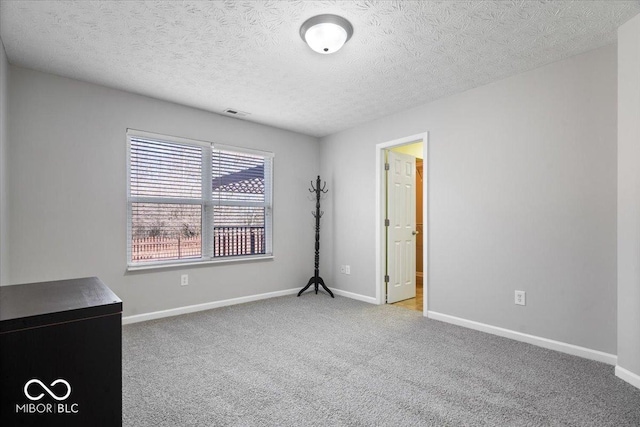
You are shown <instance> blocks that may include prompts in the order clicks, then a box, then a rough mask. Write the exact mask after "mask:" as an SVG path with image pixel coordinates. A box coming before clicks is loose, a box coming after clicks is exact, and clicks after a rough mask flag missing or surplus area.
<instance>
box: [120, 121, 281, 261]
mask: <svg viewBox="0 0 640 427" xmlns="http://www.w3.org/2000/svg"><path fill="white" fill-rule="evenodd" d="M132 138H134V139H135V138H144V139H150V140H153V141H159V142H166V143H177V144H185V145H191V146H199V147H202V149H203V151H202V177H201V182H202V185H203V188H202V195H201V196H202V198H201V199H176V198H168V197H132V196H131V139H132ZM214 150H222V151H229V152H236V153H240V154H250V155H256V156H261V157H264V158H265V160H266V159H269V162H268V163H269V166H270V167H268V168H265V171H264V173H265V194H264V202H263V203H255V202H254V203H247V202H237V203H229V202H221V203H217V202H216V201H215V200H213V197H212V191H211V181H212V162H211V159H212V153H213V151H214ZM274 157H275V156H274V154H273V153H271V152H266V151H260V150H254V149H249V148H244V147H237V146H232V145H225V144H217V143H215V144H214V143H213V142H207V141H199V140H194V139H188V138H181V137H176V136H167V135H162V134H157V133H152V132H146V131H141V130H135V129H127V183H126V184H127V270H128V271H135V270H147V269H156V268H166V267H178V266H182V267H184V266H189V265H202V264H219V263H229V262H242V261H245V262H246V261H255V260H264V259H272V258H273V163H274ZM140 202H148V203H176V204H196V205H201V206H202V208H203V209H202V229H201V230H202V231H201V245H202V249H201V258H199V259H193V258H191V259H177V260H160V261H149V262H132V260H131V241H132V240H131V239H132V225H133V224H132V222H133V215H132V206H133V203H140ZM223 205H232V206H262V207H264V208H265V219H264V228H265V230H264V233H265V253H264V254H252V255H239V256H226V257H214V256H213V230H214V227H213V208H214V207H216V206H223Z"/></svg>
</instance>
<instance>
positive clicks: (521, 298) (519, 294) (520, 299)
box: [515, 291, 527, 305]
mask: <svg viewBox="0 0 640 427" xmlns="http://www.w3.org/2000/svg"><path fill="white" fill-rule="evenodd" d="M526 298H527V293H526V292H525V291H516V301H515V302H516V304H517V305H527V299H526Z"/></svg>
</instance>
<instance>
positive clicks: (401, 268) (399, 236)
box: [387, 151, 416, 303]
mask: <svg viewBox="0 0 640 427" xmlns="http://www.w3.org/2000/svg"><path fill="white" fill-rule="evenodd" d="M387 161H388V163H389V170H388V172H387V215H388V216H387V218H388V219H389V226H388V227H387V274H388V276H389V282H388V283H387V303H393V302H397V301H402V300H405V299H409V298H413V297H415V296H416V191H415V188H416V158H415V157H413V156H410V155H408V154H401V153H395V152H393V151H389V152H388V157H387Z"/></svg>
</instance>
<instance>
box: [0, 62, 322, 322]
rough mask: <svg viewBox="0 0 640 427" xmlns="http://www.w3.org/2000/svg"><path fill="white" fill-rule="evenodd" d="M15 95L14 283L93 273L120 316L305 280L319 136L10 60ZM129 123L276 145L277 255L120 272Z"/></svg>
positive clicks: (256, 146) (11, 128) (11, 168)
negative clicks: (118, 303) (116, 300)
mask: <svg viewBox="0 0 640 427" xmlns="http://www.w3.org/2000/svg"><path fill="white" fill-rule="evenodd" d="M10 99H11V102H10V105H9V120H10V126H9V141H10V145H9V153H8V164H9V176H10V177H11V179H10V182H9V187H8V193H9V215H10V218H12V221H11V224H10V225H11V226H10V236H9V244H10V246H11V251H10V256H9V262H10V265H11V270H10V278H9V281H10V282H11V284H18V283H26V282H34V281H43V280H55V279H62V278H70V277H82V276H93V275H95V276H98V277H100V278H101V279H102V280H103V281H104V282H105V283H106V284H107V285H109V286H110V287H111V288H112V289H113V290H114V292H115V293H116V294H118V295H119V296H120V297H121V298H122V299H123V301H124V314H125V315H134V314H139V313H147V312H152V311H157V310H164V309H170V308H175V307H182V306H186V305H192V304H199V303H206V302H211V301H219V300H223V299H228V298H234V297H241V296H247V295H255V294H260V293H265V292H271V291H277V290H284V289H290V288H298V287H302V286H303V285H304V284H306V281H307V280H308V278H309V276H310V275H311V274H312V270H310V268H312V263H313V229H312V227H313V218H312V217H311V215H310V214H309V212H310V211H311V209H312V208H313V203H312V202H310V201H309V200H308V192H307V187H308V183H309V180H310V179H312V178H313V177H314V176H315V175H317V172H318V169H319V161H318V157H319V146H318V140H317V139H316V138H312V137H309V136H304V135H300V134H296V133H292V132H288V131H283V130H279V129H275V128H271V127H268V126H263V125H258V124H254V123H249V122H245V121H241V120H236V119H232V118H227V117H223V116H219V115H216V114H212V113H207V112H204V111H200V110H196V109H191V108H187V107H184V106H180V105H176V104H171V103H168V102H163V101H159V100H155V99H151V98H146V97H143V96H139V95H134V94H130V93H126V92H122V91H118V90H113V89H108V88H105V87H101V86H96V85H92V84H88V83H83V82H79V81H75V80H70V79H66V78H61V77H57V76H53V75H50V74H44V73H40V72H36V71H32V70H27V69H22V68H17V67H11V81H10ZM127 128H133V129H139V130H145V131H149V132H156V133H161V134H167V135H176V136H181V137H185V138H193V139H199V140H205V141H213V142H218V143H221V144H230V145H239V146H244V147H248V148H254V149H259V150H266V151H271V152H273V153H275V161H274V162H275V163H274V164H275V172H274V225H273V227H274V236H273V239H274V253H275V259H274V260H271V261H259V262H248V263H247V262H245V263H234V264H220V265H213V266H212V265H209V266H199V267H193V268H185V269H172V270H155V271H147V272H137V273H132V274H127V273H126V272H125V269H126V185H125V180H126V164H125V162H126V139H125V131H126V129H127ZM185 272H187V273H189V285H188V286H185V287H181V286H180V274H182V273H185Z"/></svg>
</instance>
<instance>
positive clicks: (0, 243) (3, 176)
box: [0, 39, 9, 286]
mask: <svg viewBox="0 0 640 427" xmlns="http://www.w3.org/2000/svg"><path fill="white" fill-rule="evenodd" d="M8 82H9V62H8V61H7V55H6V54H5V51H4V45H3V44H2V39H0V286H1V285H4V284H6V283H8V281H9V266H8V253H9V252H8V249H9V248H8V240H9V237H8V228H7V222H8V219H7V214H8V209H7V105H8V90H9V86H8Z"/></svg>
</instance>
